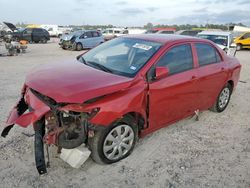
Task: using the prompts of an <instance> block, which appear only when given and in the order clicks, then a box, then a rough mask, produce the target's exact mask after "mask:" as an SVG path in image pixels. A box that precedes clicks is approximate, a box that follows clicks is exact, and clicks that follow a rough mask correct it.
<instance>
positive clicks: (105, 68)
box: [2, 34, 241, 173]
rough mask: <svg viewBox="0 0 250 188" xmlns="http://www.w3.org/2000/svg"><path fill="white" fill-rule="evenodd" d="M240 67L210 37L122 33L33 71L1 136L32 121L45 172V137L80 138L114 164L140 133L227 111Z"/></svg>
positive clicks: (65, 142)
mask: <svg viewBox="0 0 250 188" xmlns="http://www.w3.org/2000/svg"><path fill="white" fill-rule="evenodd" d="M240 69H241V65H240V63H239V62H238V60H237V59H236V58H233V57H229V56H227V55H226V54H225V53H224V52H223V51H222V50H220V49H219V48H218V47H217V46H216V45H215V44H214V43H213V42H211V41H208V40H204V39H198V38H192V37H184V36H176V35H157V34H154V35H151V34H147V35H128V36H124V37H120V38H117V39H114V40H111V41H109V42H106V43H104V44H102V45H100V46H98V47H96V48H94V49H92V50H90V51H88V52H86V53H85V54H82V55H80V56H78V57H77V60H75V61H72V62H59V63H56V64H47V65H42V66H40V67H38V68H36V69H35V70H33V71H32V72H31V73H30V74H29V75H28V76H27V78H26V81H25V84H24V87H23V90H22V96H21V98H20V100H19V102H18V104H17V105H16V106H15V107H14V108H13V109H12V111H11V113H10V116H9V118H8V120H7V126H6V127H5V128H4V130H3V132H2V136H4V137H5V136H6V135H7V134H8V132H9V131H10V129H11V128H12V127H13V125H14V124H18V125H20V126H22V127H27V126H29V125H31V124H33V126H34V130H35V157H36V165H37V169H38V171H39V173H45V172H46V167H45V162H44V161H45V160H44V151H43V144H44V143H46V144H48V145H50V144H54V145H57V146H58V147H59V148H67V149H71V148H75V147H78V146H80V145H81V144H83V143H85V144H86V146H88V148H89V149H90V150H91V156H92V158H93V159H94V160H95V161H96V162H98V163H113V162H117V161H119V160H121V159H123V158H125V157H127V156H128V155H129V154H130V153H131V152H132V150H133V148H134V145H135V143H136V141H137V139H138V137H142V136H144V135H146V134H148V133H151V132H153V131H155V130H157V129H159V128H162V127H164V126H167V125H169V124H171V123H173V122H176V121H178V120H181V119H183V118H186V117H188V116H191V115H193V114H194V112H195V111H197V110H199V111H202V110H207V109H211V110H212V111H215V112H222V111H224V110H225V108H226V107H227V105H228V103H229V100H230V97H231V94H232V92H233V90H234V89H235V87H236V85H237V82H238V80H239V75H240ZM28 109H29V110H28Z"/></svg>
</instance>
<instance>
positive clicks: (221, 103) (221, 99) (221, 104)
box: [218, 87, 230, 109]
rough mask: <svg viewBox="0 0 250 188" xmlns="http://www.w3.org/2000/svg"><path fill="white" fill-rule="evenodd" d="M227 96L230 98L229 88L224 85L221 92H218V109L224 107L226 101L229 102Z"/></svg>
mask: <svg viewBox="0 0 250 188" xmlns="http://www.w3.org/2000/svg"><path fill="white" fill-rule="evenodd" d="M229 98H230V89H229V88H227V87H225V88H224V89H223V90H222V91H221V93H220V97H219V103H218V105H219V107H220V109H223V108H225V106H226V105H227V103H228V102H229Z"/></svg>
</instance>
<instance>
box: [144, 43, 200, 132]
mask: <svg viewBox="0 0 250 188" xmlns="http://www.w3.org/2000/svg"><path fill="white" fill-rule="evenodd" d="M156 66H160V67H162V66H166V67H167V68H168V69H169V76H167V77H165V78H163V79H160V80H156V81H153V82H152V83H149V123H150V126H151V128H150V129H157V128H159V127H162V126H164V125H166V124H167V123H170V122H173V121H176V120H179V119H181V118H184V117H185V116H187V115H190V114H192V113H193V112H194V111H195V110H196V99H197V73H196V69H194V67H195V66H194V58H193V54H192V47H191V44H189V43H184V44H178V45H176V46H173V47H172V48H171V49H169V50H168V51H167V52H166V53H165V54H164V55H163V56H162V57H161V58H160V60H159V61H158V62H157V63H156Z"/></svg>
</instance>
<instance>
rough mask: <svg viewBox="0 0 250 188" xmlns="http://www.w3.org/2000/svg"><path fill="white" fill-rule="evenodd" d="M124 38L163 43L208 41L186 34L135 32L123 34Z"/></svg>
mask: <svg viewBox="0 0 250 188" xmlns="http://www.w3.org/2000/svg"><path fill="white" fill-rule="evenodd" d="M121 37H123V38H134V39H142V40H146V41H151V42H158V43H161V44H166V43H168V42H171V41H180V42H181V41H183V42H184V41H203V42H207V40H205V39H200V38H197V37H191V36H184V35H175V34H167V35H166V34H135V35H125V36H121Z"/></svg>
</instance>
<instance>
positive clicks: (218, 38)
mask: <svg viewBox="0 0 250 188" xmlns="http://www.w3.org/2000/svg"><path fill="white" fill-rule="evenodd" d="M199 37H200V38H203V39H208V40H211V41H213V42H214V43H216V44H220V45H223V46H227V44H228V36H224V35H199Z"/></svg>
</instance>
